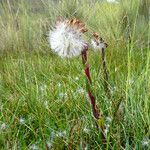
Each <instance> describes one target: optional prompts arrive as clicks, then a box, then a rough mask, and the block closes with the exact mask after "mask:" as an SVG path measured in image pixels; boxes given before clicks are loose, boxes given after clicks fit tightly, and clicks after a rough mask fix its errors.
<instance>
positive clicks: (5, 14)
mask: <svg viewBox="0 0 150 150" xmlns="http://www.w3.org/2000/svg"><path fill="white" fill-rule="evenodd" d="M58 16H61V17H64V18H73V17H76V18H78V19H81V20H83V21H84V22H85V23H86V25H87V27H88V28H89V29H90V31H96V32H98V33H100V35H101V36H102V37H103V38H104V39H105V40H106V41H107V43H108V45H109V46H108V48H107V50H106V55H107V56H106V61H107V69H108V72H109V86H110V90H111V97H110V98H108V97H107V95H106V93H105V91H104V88H103V81H104V79H103V74H102V67H101V54H100V53H99V52H96V53H94V52H93V49H92V48H90V50H89V62H90V64H91V76H92V79H93V89H94V93H95V96H96V100H97V103H98V106H99V108H101V110H102V111H103V116H104V118H105V122H106V124H107V123H108V120H110V119H109V118H111V120H113V121H112V122H111V123H110V125H109V130H108V131H107V132H108V134H107V140H106V143H105V144H104V143H103V141H102V140H101V135H100V133H99V132H98V131H97V130H96V128H95V122H94V118H93V117H92V115H91V107H90V103H89V99H88V97H87V94H86V91H85V81H84V75H83V74H82V69H83V68H82V63H81V58H80V57H79V58H75V59H61V58H59V57H58V56H56V55H54V54H52V53H51V50H50V47H49V44H48V32H49V30H50V28H51V26H52V25H53V23H54V20H55V19H56V17H58ZM149 27H150V1H149V0H134V1H133V0H132V1H130V0H120V1H119V0H118V1H117V2H111V3H109V2H107V1H105V0H102V1H98V0H55V1H50V0H0V149H14V150H15V149H34V150H35V149H58V150H60V149H70V150H71V149H89V150H91V149H98V150H99V149H114V150H116V149H118V150H119V149H126V150H128V149H139V150H141V149H149V147H150V76H149V74H150V28H149ZM86 38H87V39H88V40H89V41H90V38H91V35H90V34H88V33H87V35H86Z"/></svg>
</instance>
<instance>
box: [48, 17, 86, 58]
mask: <svg viewBox="0 0 150 150" xmlns="http://www.w3.org/2000/svg"><path fill="white" fill-rule="evenodd" d="M86 31H87V29H86V28H85V24H84V23H83V22H81V21H80V20H78V19H70V20H62V19H59V20H57V21H56V24H55V26H54V27H53V28H52V30H51V31H50V32H49V43H50V46H51V49H52V51H53V52H55V53H57V54H58V55H59V56H61V57H68V58H70V57H73V56H78V55H80V54H81V51H82V49H83V47H84V46H85V45H86V42H85V40H84V38H83V33H84V32H86Z"/></svg>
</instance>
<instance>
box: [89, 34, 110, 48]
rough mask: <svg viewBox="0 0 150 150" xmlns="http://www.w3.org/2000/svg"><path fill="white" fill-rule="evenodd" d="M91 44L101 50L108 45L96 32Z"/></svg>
mask: <svg viewBox="0 0 150 150" xmlns="http://www.w3.org/2000/svg"><path fill="white" fill-rule="evenodd" d="M91 44H92V46H93V48H94V49H97V50H101V49H102V48H104V49H105V48H106V47H107V46H108V45H107V43H105V42H104V40H103V39H102V38H101V37H100V36H99V35H98V34H97V33H96V32H94V33H93V39H92V40H91Z"/></svg>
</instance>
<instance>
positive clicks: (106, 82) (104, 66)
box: [102, 48, 111, 98]
mask: <svg viewBox="0 0 150 150" xmlns="http://www.w3.org/2000/svg"><path fill="white" fill-rule="evenodd" d="M102 66H103V74H104V89H105V92H106V93H107V96H108V98H110V97H111V95H110V89H109V85H108V73H107V67H106V61H105V49H104V48H102Z"/></svg>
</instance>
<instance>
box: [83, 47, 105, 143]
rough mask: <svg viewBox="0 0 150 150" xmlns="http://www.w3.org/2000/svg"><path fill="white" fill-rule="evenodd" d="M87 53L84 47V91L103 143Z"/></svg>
mask: <svg viewBox="0 0 150 150" xmlns="http://www.w3.org/2000/svg"><path fill="white" fill-rule="evenodd" d="M87 51H88V46H86V47H84V49H83V51H82V63H83V66H84V67H85V68H84V71H85V75H86V89H87V92H88V96H89V98H90V101H91V106H92V112H93V116H94V118H95V119H96V128H97V129H98V131H101V136H102V142H103V143H105V142H106V138H105V136H104V123H103V116H102V113H101V112H100V110H99V109H98V107H97V105H96V99H95V97H94V95H93V93H92V90H91V86H92V80H91V76H90V65H89V64H88V62H87Z"/></svg>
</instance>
